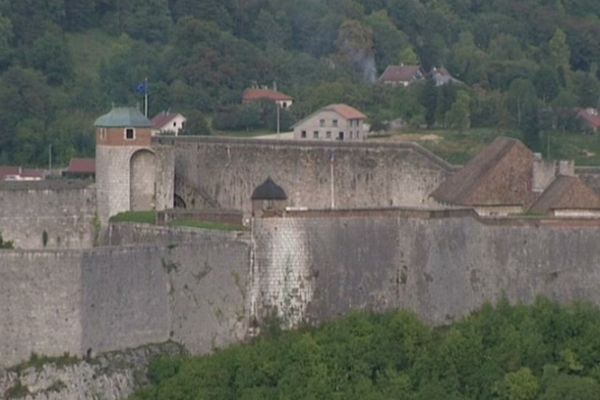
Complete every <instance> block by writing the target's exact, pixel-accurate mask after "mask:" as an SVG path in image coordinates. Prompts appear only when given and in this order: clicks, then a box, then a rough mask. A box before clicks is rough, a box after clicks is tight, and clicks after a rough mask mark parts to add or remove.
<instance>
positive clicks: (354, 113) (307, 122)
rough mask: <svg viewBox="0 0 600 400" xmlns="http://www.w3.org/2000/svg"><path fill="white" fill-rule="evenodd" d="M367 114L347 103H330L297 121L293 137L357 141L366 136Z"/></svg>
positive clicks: (299, 138)
mask: <svg viewBox="0 0 600 400" xmlns="http://www.w3.org/2000/svg"><path fill="white" fill-rule="evenodd" d="M366 119H367V116H366V115H365V114H363V113H362V112H360V111H358V110H357V109H356V108H354V107H351V106H349V105H347V104H330V105H328V106H325V107H323V108H321V109H319V110H318V111H316V112H314V113H312V114H310V115H309V116H307V117H305V118H304V119H301V120H300V121H298V122H297V123H296V124H294V126H292V128H293V129H294V139H298V140H306V139H310V140H343V141H359V140H364V139H366V138H367V133H368V129H367V127H366V125H365V124H364V121H365V120H366Z"/></svg>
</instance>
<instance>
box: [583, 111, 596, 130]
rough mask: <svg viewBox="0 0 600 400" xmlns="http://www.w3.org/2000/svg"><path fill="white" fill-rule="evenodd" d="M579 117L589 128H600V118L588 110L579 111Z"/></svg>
mask: <svg viewBox="0 0 600 400" xmlns="http://www.w3.org/2000/svg"><path fill="white" fill-rule="evenodd" d="M577 116H578V117H579V118H581V119H582V120H583V121H584V122H585V123H587V124H588V125H589V126H591V127H593V128H595V129H597V128H600V116H598V114H594V113H592V112H590V111H588V110H579V111H578V112H577Z"/></svg>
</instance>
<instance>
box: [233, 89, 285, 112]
mask: <svg viewBox="0 0 600 400" xmlns="http://www.w3.org/2000/svg"><path fill="white" fill-rule="evenodd" d="M260 101H269V102H273V103H275V104H277V105H278V106H279V107H280V108H289V107H290V106H291V105H292V103H293V102H294V99H293V98H292V97H290V96H288V95H287V94H284V93H281V92H278V91H277V90H271V89H268V88H249V89H246V90H244V93H242V104H248V103H254V102H260Z"/></svg>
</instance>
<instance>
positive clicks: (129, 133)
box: [125, 128, 135, 140]
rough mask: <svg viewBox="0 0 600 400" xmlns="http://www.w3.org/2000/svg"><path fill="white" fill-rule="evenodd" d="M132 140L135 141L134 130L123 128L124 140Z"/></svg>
mask: <svg viewBox="0 0 600 400" xmlns="http://www.w3.org/2000/svg"><path fill="white" fill-rule="evenodd" d="M134 139H135V129H133V128H125V140H134Z"/></svg>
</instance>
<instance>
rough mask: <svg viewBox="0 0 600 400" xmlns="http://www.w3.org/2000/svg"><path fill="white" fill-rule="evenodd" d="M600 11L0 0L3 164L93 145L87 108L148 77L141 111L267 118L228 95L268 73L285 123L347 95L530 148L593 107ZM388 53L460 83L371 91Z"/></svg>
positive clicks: (512, 2) (496, 5) (96, 109)
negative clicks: (519, 139)
mask: <svg viewBox="0 0 600 400" xmlns="http://www.w3.org/2000/svg"><path fill="white" fill-rule="evenodd" d="M599 17H600V2H598V1H595V0H496V1H484V0H423V1H418V0H295V1H292V0H252V1H237V0H20V1H10V0H0V73H1V75H0V164H4V163H20V164H24V165H26V164H40V163H44V162H45V160H46V159H47V152H48V147H49V145H52V149H53V153H54V157H55V159H57V160H58V161H59V162H61V163H65V162H67V161H68V159H69V158H70V157H71V156H73V155H91V154H93V137H92V127H91V125H92V122H93V120H94V118H95V117H97V116H98V115H100V114H102V113H104V112H106V111H108V109H109V108H110V107H111V103H116V104H135V103H136V102H141V101H142V98H141V97H140V96H136V93H135V88H136V86H137V85H138V84H139V83H140V82H142V81H143V80H144V79H145V78H148V80H149V82H150V86H149V87H150V89H149V90H150V99H151V100H150V114H155V113H157V112H159V111H161V110H166V109H169V108H170V109H171V110H177V111H179V112H183V113H185V114H186V115H187V116H188V117H189V118H190V124H189V130H188V131H189V132H190V133H194V132H196V133H208V130H209V129H208V128H207V126H206V119H208V120H213V124H215V123H216V125H218V124H219V121H224V120H225V121H232V120H235V121H236V122H235V124H234V126H230V127H229V128H232V129H244V128H254V127H257V126H261V125H265V124H266V122H265V121H266V120H269V118H266V117H265V113H267V114H268V113H270V112H272V110H256V109H254V110H252V109H249V110H248V109H241V108H240V107H239V106H237V104H239V102H240V96H241V92H242V90H243V89H244V88H246V87H248V86H250V85H252V84H258V85H272V84H273V83H274V82H276V84H277V86H278V88H279V89H280V90H281V91H284V92H286V93H287V94H290V95H292V96H294V97H295V98H296V100H297V103H296V104H295V106H294V107H293V111H292V114H290V115H287V114H286V115H284V121H285V124H286V125H289V124H290V123H291V122H292V121H293V120H294V119H295V118H298V117H299V116H302V115H304V114H306V113H307V112H309V111H312V110H314V109H315V108H316V107H318V106H321V105H323V104H326V103H331V102H347V103H349V104H351V105H353V106H355V107H358V108H360V109H362V110H364V111H365V112H366V113H367V115H368V116H369V117H370V120H371V123H372V125H373V126H374V127H375V128H381V127H383V126H384V124H385V122H386V121H389V120H392V119H396V118H402V119H403V120H404V121H406V122H408V123H409V124H411V125H412V126H417V127H418V126H423V125H427V126H440V127H455V128H458V129H465V128H468V127H470V126H472V127H502V128H511V129H515V130H520V131H522V132H524V133H525V134H526V138H527V139H528V142H529V143H530V144H531V145H532V146H536V140H537V138H538V137H539V132H540V131H544V130H547V129H559V130H569V129H574V128H573V124H574V121H573V120H574V118H573V114H572V112H571V110H572V109H573V107H588V106H596V104H597V102H598V95H599V89H600V84H599V81H598V78H599V71H598V62H599V61H600V41H599V40H598V37H600V19H599ZM399 63H406V64H413V63H420V64H421V65H422V66H423V67H424V68H425V69H426V70H428V69H430V68H431V67H434V66H438V67H439V66H444V67H446V68H447V69H448V70H449V71H450V72H451V73H452V74H453V75H454V76H455V77H456V78H457V79H459V80H460V81H462V82H464V85H461V84H457V85H449V86H444V87H442V88H436V87H435V86H433V84H432V83H431V82H423V83H421V84H418V85H413V86H411V87H410V88H408V89H390V88H385V89H382V88H380V87H376V86H373V84H372V83H373V79H374V78H375V77H376V76H378V75H379V74H380V73H381V71H383V69H384V68H385V67H386V66H387V65H388V64H399ZM257 111H261V112H257ZM257 115H259V116H260V117H257ZM233 116H235V117H236V118H233ZM205 118H206V119H205ZM232 118H233V119H232Z"/></svg>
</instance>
